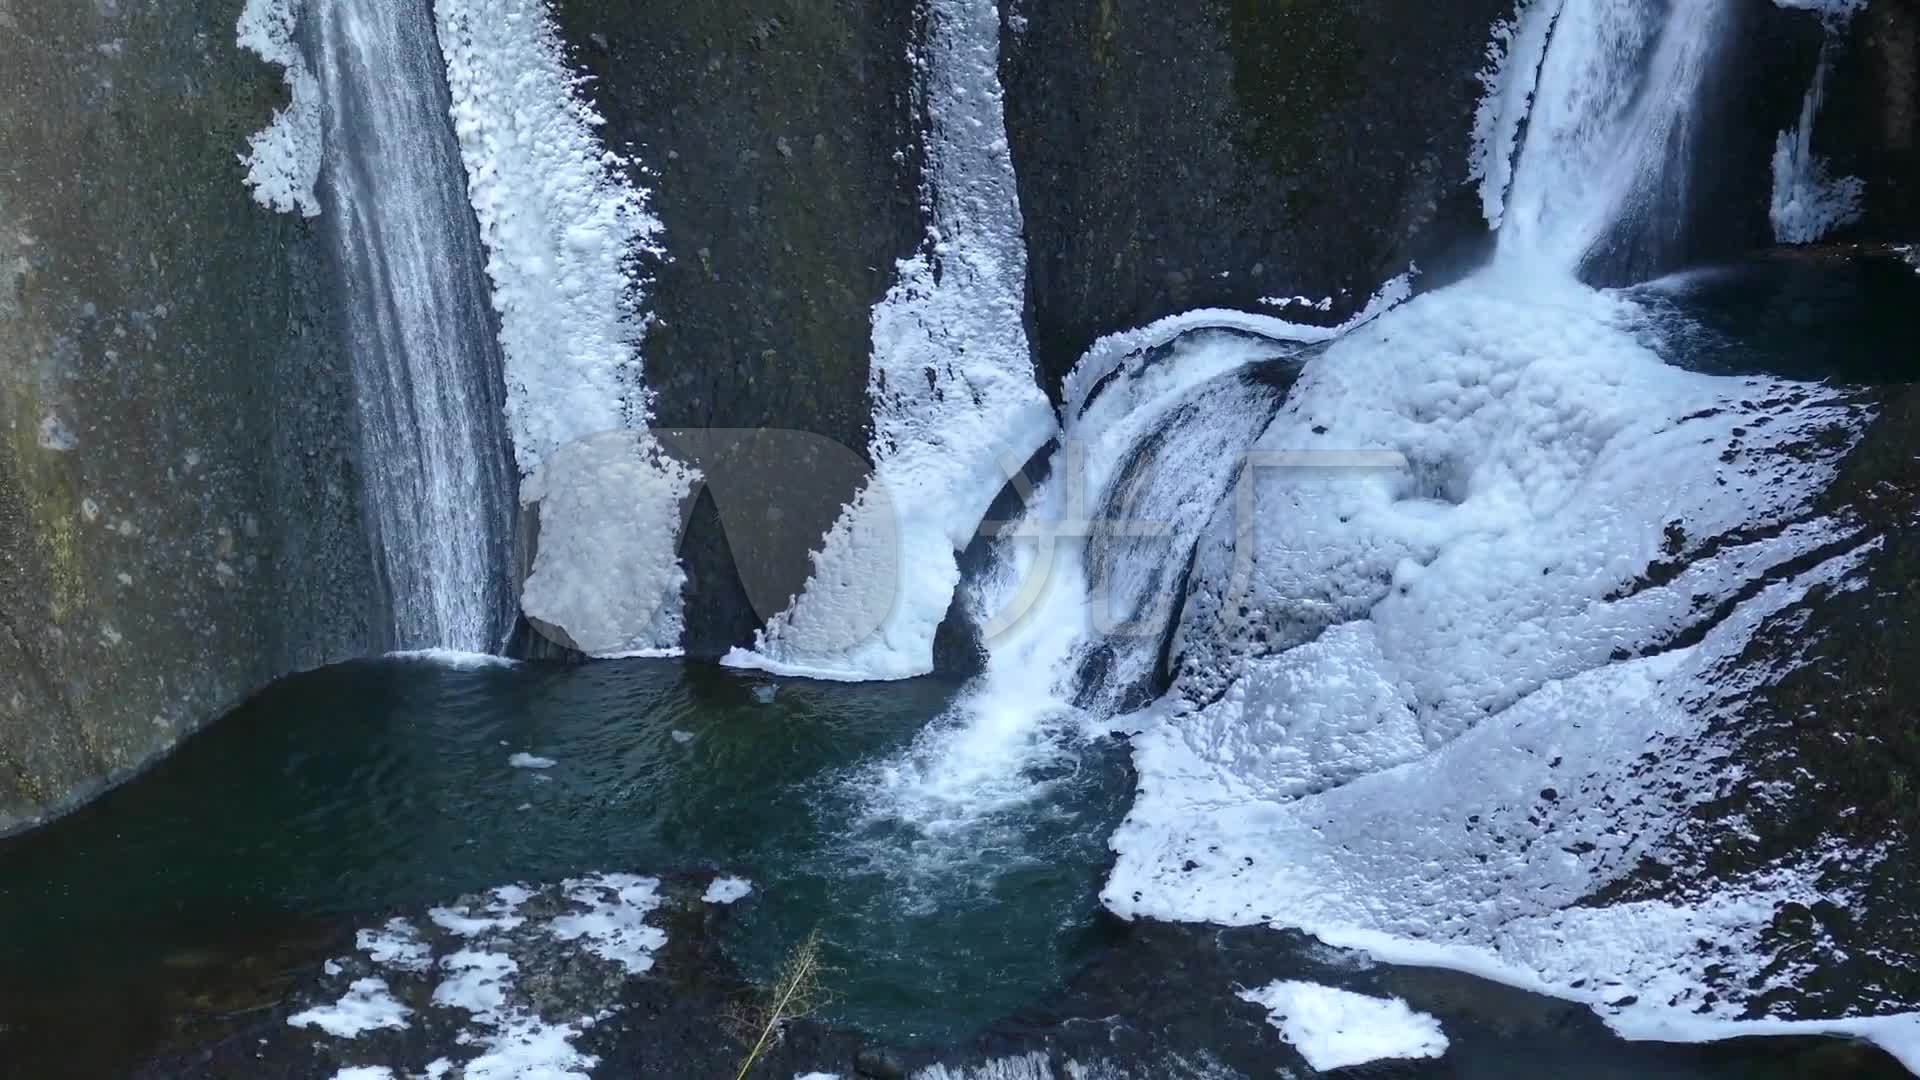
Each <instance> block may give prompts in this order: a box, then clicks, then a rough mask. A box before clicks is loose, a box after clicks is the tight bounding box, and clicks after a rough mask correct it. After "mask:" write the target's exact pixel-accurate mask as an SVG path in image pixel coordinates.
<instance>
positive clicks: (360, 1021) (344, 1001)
mask: <svg viewBox="0 0 1920 1080" xmlns="http://www.w3.org/2000/svg"><path fill="white" fill-rule="evenodd" d="M412 1013H413V1010H411V1009H409V1008H407V1007H406V1006H405V1005H402V1004H400V1003H399V1002H398V1001H396V1000H394V997H393V994H392V992H391V991H389V990H388V989H387V980H385V979H359V980H356V981H355V982H354V984H353V985H352V986H351V987H349V988H348V990H347V994H346V996H345V997H342V998H341V999H340V1000H339V1001H337V1002H334V1003H333V1004H332V1005H322V1006H318V1007H315V1008H312V1009H308V1010H306V1011H304V1012H297V1013H294V1014H293V1015H292V1016H289V1017H287V1023H288V1024H290V1025H291V1026H293V1027H316V1028H319V1029H320V1030H322V1031H324V1032H326V1033H327V1034H329V1035H332V1036H334V1037H335V1038H339V1039H357V1038H359V1037H360V1036H361V1035H363V1034H365V1033H366V1032H369V1031H377V1030H380V1029H382V1028H396V1029H398V1028H405V1027H406V1026H407V1017H408V1016H410V1015H412Z"/></svg>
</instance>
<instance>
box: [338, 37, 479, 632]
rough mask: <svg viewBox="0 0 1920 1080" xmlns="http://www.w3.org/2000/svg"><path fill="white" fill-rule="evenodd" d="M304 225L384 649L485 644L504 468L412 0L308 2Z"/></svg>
mask: <svg viewBox="0 0 1920 1080" xmlns="http://www.w3.org/2000/svg"><path fill="white" fill-rule="evenodd" d="M308 16H309V19H310V20H311V21H310V24H309V30H308V32H309V33H310V35H311V41H310V43H309V52H310V54H311V57H312V59H311V67H312V70H313V73H314V76H315V78H317V80H318V83H319V88H320V101H321V108H322V116H323V145H324V148H325V149H324V157H323V164H322V168H321V173H320V189H319V190H320V198H321V205H322V207H323V208H324V213H323V214H322V219H323V222H324V227H325V228H326V230H327V232H328V233H329V235H330V237H331V239H332V244H333V255H334V265H335V268H336V271H337V273H338V277H339V287H340V296H341V305H340V306H341V309H342V310H343V312H344V313H345V315H344V318H345V323H346V327H345V329H346V339H347V347H348V350H349V353H350V355H351V358H352V364H353V375H354V386H355V392H356V395H357V397H358V399H359V407H358V427H359V435H360V454H359V460H360V463H361V474H362V477H363V484H364V489H365V491H364V496H365V506H366V514H367V521H368V527H369V531H370V532H371V534H372V539H373V546H374V551H375V557H376V559H377V560H378V569H379V571H380V580H381V582H382V583H383V585H384V586H385V591H386V598H387V601H388V606H389V608H390V611H391V617H392V624H391V627H390V634H391V638H392V641H391V645H392V647H394V648H401V649H415V648H427V647H437V648H447V649H456V650H464V651H470V652H487V651H491V650H494V649H497V648H499V647H500V645H501V644H502V643H503V641H504V639H505V636H506V633H507V631H508V630H509V629H510V625H509V620H510V619H511V616H512V609H511V603H512V601H511V596H510V594H509V590H508V583H507V555H506V544H507V541H508V538H509V537H510V535H511V530H512V523H511V518H510V516H509V515H510V511H511V503H512V490H513V487H512V478H511V476H510V473H509V468H510V465H509V451H508V448H507V446H506V443H505V439H504V433H503V431H502V422H501V392H500V378H501V374H500V373H501V358H500V350H499V348H498V346H497V345H496V344H495V332H494V325H493V321H492V316H491V313H490V310H489V300H488V289H487V282H486V278H485V276H484V275H483V272H482V267H483V266H484V265H485V262H484V256H483V253H482V251H481V247H480V238H479V232H478V228H477V226H476V224H475V222H474V218H473V213H472V211H471V209H470V208H469V207H468V205H467V201H466V176H465V173H464V171H463V169H462V167H461V163H460V156H459V148H458V147H457V146H456V145H455V142H454V138H453V129H452V126H451V124H450V123H449V121H448V119H447V114H448V98H447V89H446V84H445V77H444V72H443V71H442V69H441V66H440V55H439V50H438V48H437V46H436V44H435V41H434V29H433V21H432V13H431V11H430V10H429V7H428V3H427V0H328V2H326V3H320V4H314V5H312V6H311V8H310V9H309V12H308Z"/></svg>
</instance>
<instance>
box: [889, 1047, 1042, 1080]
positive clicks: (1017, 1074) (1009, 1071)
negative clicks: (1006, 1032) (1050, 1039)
mask: <svg viewBox="0 0 1920 1080" xmlns="http://www.w3.org/2000/svg"><path fill="white" fill-rule="evenodd" d="M1053 1075H1054V1073H1053V1063H1052V1061H1051V1060H1050V1059H1049V1058H1048V1057H1047V1055H1045V1054H1043V1053H1040V1052H1038V1051H1035V1052H1033V1053H1031V1054H1021V1055H1019V1056H1018V1057H1004V1058H994V1059H993V1060H991V1061H987V1062H984V1063H982V1064H979V1065H964V1066H959V1067H953V1068H950V1067H948V1066H946V1065H938V1064H936V1065H930V1066H928V1067H927V1068H924V1069H920V1070H918V1071H916V1072H915V1073H914V1074H913V1080H1053Z"/></svg>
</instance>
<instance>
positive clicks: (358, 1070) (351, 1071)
mask: <svg viewBox="0 0 1920 1080" xmlns="http://www.w3.org/2000/svg"><path fill="white" fill-rule="evenodd" d="M333 1080H393V1070H392V1069H389V1068H387V1067H386V1066H385V1065H349V1066H347V1067H346V1068H344V1069H341V1070H340V1071H339V1072H336V1073H334V1074H333Z"/></svg>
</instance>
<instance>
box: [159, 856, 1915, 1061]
mask: <svg viewBox="0 0 1920 1080" xmlns="http://www.w3.org/2000/svg"><path fill="white" fill-rule="evenodd" d="M743 897H745V900H744V902H745V903H756V902H761V899H760V898H759V897H758V896H757V895H753V894H752V891H751V887H750V886H749V885H748V884H747V883H746V882H744V881H741V880H740V879H737V878H717V879H708V878H678V879H675V878H667V879H662V878H653V877H641V876H637V875H625V874H601V875H593V876H587V877H582V878H578V879H570V880H567V881H564V882H561V883H559V884H557V885H548V886H543V887H538V888H532V887H525V886H503V887H500V888H497V889H494V890H492V891H491V892H488V893H485V894H480V895H469V896H463V897H461V898H459V899H458V900H455V901H454V902H452V903H450V904H447V905H445V906H442V907H432V908H427V909H425V910H422V911H408V912H403V913H396V914H392V915H389V916H387V917H386V918H384V919H380V920H375V921H373V922H372V923H371V925H367V926H362V927H358V928H356V929H353V930H350V931H349V930H345V929H343V931H342V933H341V934H339V935H337V936H335V937H333V938H332V939H331V940H329V941H327V942H325V943H324V944H321V943H316V942H313V941H311V940H309V941H308V942H307V943H306V944H305V945H304V946H303V947H304V948H307V949H308V950H309V957H308V958H307V959H306V960H305V961H303V962H302V963H301V964H300V965H299V970H298V972H297V973H296V975H295V986H296V987H297V988H296V989H294V990H293V991H292V992H290V993H283V994H280V995H279V996H277V997H275V998H274V999H273V1000H271V1001H270V1002H267V1003H264V1004H263V1005H262V1006H260V1007H257V1008H252V1009H242V1010H239V1011H237V1012H233V1011H230V1012H229V1013H227V1014H226V1015H225V1016H224V1017H221V1018H219V1019H217V1020H215V1021H212V1024H213V1025H214V1026H201V1027H199V1028H197V1029H195V1031H194V1032H192V1033H190V1034H189V1035H188V1036H187V1038H186V1039H185V1040H184V1044H176V1045H175V1046H174V1047H173V1048H172V1049H170V1050H168V1051H166V1052H164V1053H162V1054H160V1055H158V1056H151V1057H149V1058H148V1059H147V1060H146V1061H145V1062H144V1063H143V1064H141V1065H139V1066H138V1067H136V1068H135V1069H133V1070H132V1073H131V1075H133V1076H135V1077H138V1078H142V1080H173V1078H184V1077H194V1078H206V1080H221V1078H227V1077H233V1078H239V1077H245V1078H248V1080H260V1078H267V1080H276V1078H287V1080H294V1078H301V1080H305V1078H314V1080H411V1078H428V1080H483V1078H497V1077H519V1076H541V1077H622V1078H629V1077H631V1078H656V1077H657V1078H676V1080H685V1078H689V1077H721V1078H724V1077H731V1076H734V1075H735V1073H736V1070H737V1069H738V1067H739V1062H740V1061H741V1060H742V1059H743V1057H744V1056H745V1054H746V1043H745V1041H743V1039H744V1035H745V1034H746V1033H745V1032H744V1031H743V1029H742V1027H741V1025H740V1021H739V1019H738V1018H739V1017H741V1016H743V1015H750V1014H751V1012H752V1010H753V1008H754V1007H755V1005H756V1003H757V1002H760V1001H763V1000H765V996H766V990H765V988H761V987H755V986H754V985H753V984H751V983H750V982H748V981H747V980H746V979H744V978H743V977H742V976H741V974H740V973H739V972H738V971H737V969H735V968H734V967H733V966H732V964H731V963H730V962H729V961H728V960H727V958H726V957H725V955H724V954H723V951H722V948H721V938H722V936H723V935H722V934H721V933H720V931H721V929H722V928H723V927H724V925H725V921H726V918H727V915H728V912H729V911H730V910H731V905H732V904H733V903H734V902H735V901H737V900H741V899H742V898H743ZM1106 931H1107V933H1106V938H1105V940H1104V941H1103V942H1102V943H1101V944H1100V945H1099V947H1098V948H1097V949H1096V950H1095V955H1094V956H1093V958H1092V959H1091V961H1090V962H1089V963H1088V964H1087V966H1086V967H1085V968H1084V969H1083V970H1082V971H1081V973H1080V974H1079V975H1078V976H1077V977H1076V978H1075V979H1074V981H1073V983H1072V985H1071V986H1069V987H1068V988H1067V989H1066V990H1065V991H1064V992H1063V993H1060V994H1056V995H1054V996H1053V997H1052V999H1051V1000H1049V1001H1047V1002H1045V1003H1044V1004H1041V1005H1037V1006H1036V1007H1034V1008H1032V1009H1030V1010H1028V1011H1026V1012H1023V1013H1021V1014H1019V1015H1016V1016H1013V1017H1010V1018H1008V1019H1007V1020H1005V1021H1003V1022H1001V1023H999V1024H996V1025H994V1026H993V1027H992V1028H990V1029H989V1030H987V1031H985V1032H983V1033H981V1034H980V1035H979V1036H978V1037H976V1038H975V1039H973V1040H971V1041H969V1042H967V1043H966V1044H964V1045H955V1046H938V1047H935V1046H887V1045H883V1044H880V1043H876V1042H874V1041H872V1040H870V1039H866V1038H864V1037H863V1036H861V1035H860V1034H859V1033H857V1032H853V1031H848V1030H845V1029H837V1028H833V1027H829V1026H825V1025H823V1024H820V1023H817V1022H814V1021H811V1020H801V1021H797V1022H792V1023H789V1024H786V1025H783V1026H782V1027H781V1028H780V1029H779V1034H778V1037H777V1038H776V1039H775V1040H774V1041H773V1042H772V1043H771V1044H770V1046H769V1047H768V1049H767V1050H766V1052H765V1054H764V1055H763V1056H762V1057H761V1059H760V1061H759V1063H758V1064H757V1065H756V1067H755V1068H754V1069H753V1070H752V1072H751V1073H750V1074H749V1075H752V1076H756V1077H779V1078H782V1080H785V1078H787V1077H814V1078H817V1077H866V1078H871V1080H904V1078H907V1077H912V1078H914V1080H966V1078H979V1080H1025V1078H1033V1080H1056V1078H1058V1080H1067V1078H1072V1080H1090V1078H1098V1080H1130V1078H1133V1080H1146V1078H1153V1080H1169V1078H1181V1077H1185V1078H1194V1080H1201V1078H1208V1080H1214V1078H1228V1077H1253V1076H1263V1077H1264V1076H1274V1075H1283V1076H1314V1075H1320V1070H1318V1069H1316V1068H1315V1063H1316V1062H1317V1063H1318V1064H1320V1065H1323V1066H1326V1065H1329V1064H1330V1063H1331V1062H1337V1061H1339V1060H1340V1057H1339V1055H1340V1054H1341V1053H1345V1052H1350V1051H1352V1050H1353V1047H1352V1046H1351V1044H1346V1043H1343V1042H1342V1039H1341V1036H1340V1033H1338V1032H1335V1033H1334V1034H1333V1035H1331V1036H1329V1035H1327V1034H1326V1033H1325V1032H1320V1033H1318V1034H1316V1033H1314V1032H1312V1031H1307V1030H1303V1029H1301V1028H1299V1027H1297V1026H1294V1023H1293V1020H1294V1018H1290V1017H1289V1016H1288V1015H1286V1013H1285V1011H1284V1010H1283V1009H1282V1008H1279V1007H1275V1006H1273V1005H1272V1004H1271V1002H1270V1000H1266V999H1263V997H1262V995H1263V993H1264V991H1263V990H1262V989H1261V988H1263V987H1264V988H1266V989H1267V990H1271V989H1272V988H1273V987H1275V986H1287V987H1295V988H1300V987H1305V988H1307V989H1309V990H1312V991H1314V992H1316V993H1319V994H1322V995H1331V996H1332V997H1333V998H1334V999H1336V1000H1345V1001H1365V1002H1375V1003H1379V1004H1380V1005H1381V1006H1382V1007H1385V1008H1389V1009H1393V1010H1397V1012H1398V1014H1399V1015H1402V1016H1406V1017H1412V1018H1417V1021H1418V1023H1419V1024H1421V1025H1429V1026H1428V1027H1425V1028H1423V1030H1426V1031H1428V1032H1429V1033H1430V1035H1429V1041H1428V1042H1427V1044H1426V1050H1427V1051H1429V1052H1430V1056H1427V1057H1423V1058H1413V1059H1407V1060H1396V1061H1389V1062H1377V1063H1374V1064H1370V1065H1367V1066H1366V1067H1365V1073H1364V1074H1365V1075H1370V1076H1456V1075H1468V1074H1472V1075H1554V1076H1620V1075H1628V1074H1630V1073H1635V1072H1647V1071H1654V1072H1658V1073H1659V1074H1660V1075H1663V1076H1675V1077H1715V1076H1727V1077H1733V1076H1737V1077H1742V1078H1760V1080H1764V1078H1768V1077H1781V1078H1785V1077H1826V1076H1831V1077H1841V1076H1845V1077H1877V1076H1886V1077H1899V1076H1904V1075H1905V1072H1904V1070H1902V1069H1901V1068H1900V1067H1899V1066H1898V1064H1897V1063H1895V1062H1894V1061H1892V1059H1890V1058H1888V1057H1886V1056H1885V1055H1883V1054H1881V1053H1880V1052H1878V1051H1876V1050H1873V1049H1872V1048H1870V1047H1867V1046H1865V1045H1864V1044H1858V1043H1850V1042H1842V1041H1838V1040H1828V1039H1812V1038H1806V1039H1771V1040H1735V1041H1731V1042H1725V1043H1719V1044H1713V1045H1709V1046H1676V1045H1668V1044H1658V1043H1625V1042H1621V1041H1620V1040H1618V1039H1617V1038H1615V1037H1613V1036H1612V1035H1611V1034H1610V1033H1608V1032H1607V1031H1606V1030H1605V1028H1604V1027H1603V1026H1602V1024H1601V1023H1600V1021H1599V1020H1598V1019H1597V1018H1596V1017H1594V1015H1593V1014H1592V1013H1590V1012H1588V1011H1587V1010H1586V1009H1584V1008H1582V1007H1581V1006H1579V1005H1576V1004H1571V1003H1567V1002H1561V1001H1555V1000H1552V999H1548V998H1543V997H1539V996H1537V995H1532V994H1527V993H1524V992H1521V991H1517V990H1512V989H1508V988H1505V987H1501V986H1498V985H1495V984H1492V983H1488V982H1485V981H1483V980H1479V979H1475V978H1472V977H1470V976H1464V975H1459V974H1454V973H1450V972H1443V971H1434V970H1424V969H1409V968H1395V967H1386V966H1379V965H1375V964H1374V963H1373V962H1372V961H1371V960H1370V959H1369V958H1368V957H1367V956H1366V955H1365V954H1364V953H1354V952H1344V951H1339V950H1334V949H1329V948H1326V947H1325V946H1322V945H1319V944H1317V943H1316V942H1313V941H1312V940H1311V939H1308V938H1305V937H1302V936H1300V935H1296V934H1289V933H1280V932H1275V931H1270V930H1263V929H1239V930H1221V929H1219V928H1216V927H1207V926H1177V925H1169V924H1163V923H1152V922H1140V923H1133V924H1128V923H1121V922H1119V921H1117V920H1115V921H1112V922H1110V923H1109V924H1108V925H1107V927H1106ZM1268 996H1269V997H1271V995H1268ZM1376 1034H1377V1033H1376ZM1410 1052H1411V1051H1410ZM1333 1067H1334V1068H1338V1066H1333Z"/></svg>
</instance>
